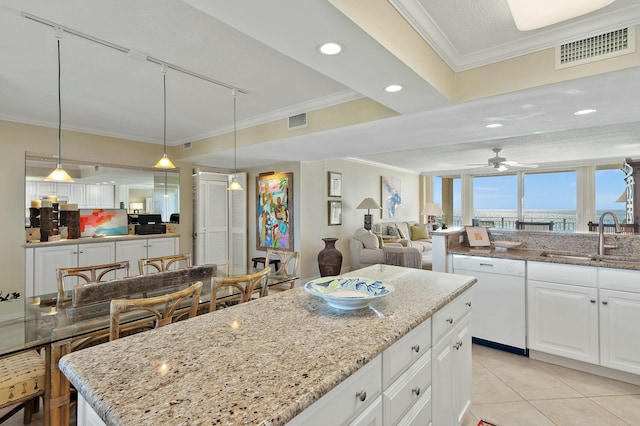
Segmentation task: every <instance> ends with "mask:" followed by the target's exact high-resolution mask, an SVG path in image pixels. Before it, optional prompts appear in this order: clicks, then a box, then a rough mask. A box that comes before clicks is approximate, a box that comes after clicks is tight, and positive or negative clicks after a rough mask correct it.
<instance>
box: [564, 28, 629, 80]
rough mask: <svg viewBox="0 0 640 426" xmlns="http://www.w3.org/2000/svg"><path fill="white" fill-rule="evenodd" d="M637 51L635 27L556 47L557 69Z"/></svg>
mask: <svg viewBox="0 0 640 426" xmlns="http://www.w3.org/2000/svg"><path fill="white" fill-rule="evenodd" d="M635 51H636V35H635V27H629V28H622V29H619V30H615V31H610V32H607V33H602V34H598V35H595V36H593V37H587V38H583V39H581V40H575V41H572V42H569V43H565V44H562V45H560V46H556V69H557V70H558V69H563V68H569V67H573V66H576V65H582V64H588V63H590V62H595V61H601V60H603V59H609V58H613V57H615V56H622V55H627V54H629V53H633V52H635Z"/></svg>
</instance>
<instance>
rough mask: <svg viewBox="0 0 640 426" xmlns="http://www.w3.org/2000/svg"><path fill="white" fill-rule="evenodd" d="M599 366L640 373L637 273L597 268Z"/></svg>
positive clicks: (639, 308) (639, 293)
mask: <svg viewBox="0 0 640 426" xmlns="http://www.w3.org/2000/svg"><path fill="white" fill-rule="evenodd" d="M598 272H599V276H598V279H599V285H600V364H601V365H602V366H604V367H610V368H614V369H616V370H621V371H626V372H629V373H633V374H640V345H639V344H638V342H640V327H638V325H639V324H640V286H639V284H640V271H628V270H621V269H608V268H600V270H599V271H598Z"/></svg>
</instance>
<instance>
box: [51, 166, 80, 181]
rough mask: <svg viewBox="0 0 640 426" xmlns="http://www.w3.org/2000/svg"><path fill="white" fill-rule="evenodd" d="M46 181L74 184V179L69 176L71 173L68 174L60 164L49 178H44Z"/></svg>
mask: <svg viewBox="0 0 640 426" xmlns="http://www.w3.org/2000/svg"><path fill="white" fill-rule="evenodd" d="M44 180H46V181H53V182H73V178H72V177H71V176H69V173H67V172H66V171H65V170H64V169H63V168H62V166H61V165H60V164H58V166H57V167H56V168H55V170H54V171H52V172H51V173H49V176H47V177H46V178H44Z"/></svg>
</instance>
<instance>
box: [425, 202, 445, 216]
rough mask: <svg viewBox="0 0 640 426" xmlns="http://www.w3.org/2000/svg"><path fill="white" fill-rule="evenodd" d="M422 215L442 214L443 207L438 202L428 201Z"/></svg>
mask: <svg viewBox="0 0 640 426" xmlns="http://www.w3.org/2000/svg"><path fill="white" fill-rule="evenodd" d="M421 214H422V215H424V216H442V214H443V213H442V209H441V208H440V204H438V203H427V204H425V205H424V208H423V209H422V213H421Z"/></svg>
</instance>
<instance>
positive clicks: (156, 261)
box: [138, 253, 191, 275]
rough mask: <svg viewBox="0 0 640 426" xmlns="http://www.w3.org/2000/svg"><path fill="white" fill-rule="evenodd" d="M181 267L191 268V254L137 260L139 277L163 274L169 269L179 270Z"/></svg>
mask: <svg viewBox="0 0 640 426" xmlns="http://www.w3.org/2000/svg"><path fill="white" fill-rule="evenodd" d="M180 265H183V266H184V267H186V268H189V267H191V253H182V254H172V255H169V256H158V257H145V258H142V259H140V260H138V269H139V270H140V275H147V274H150V273H156V272H165V271H168V270H170V269H176V268H179V267H180Z"/></svg>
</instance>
